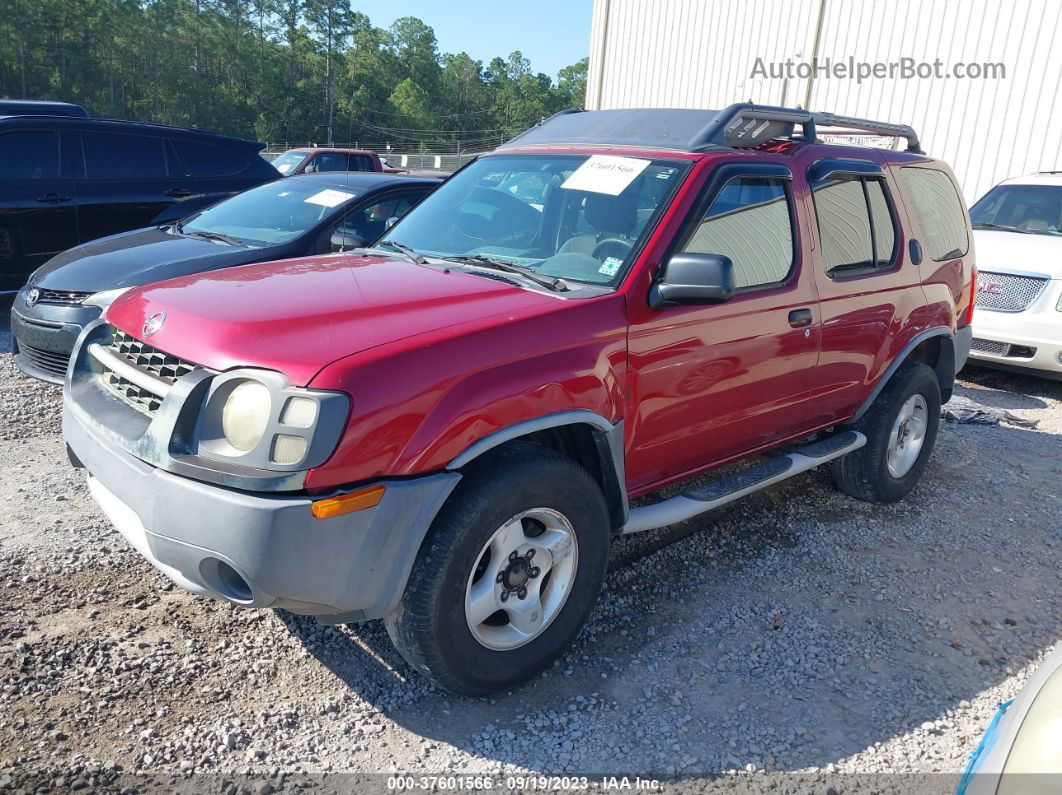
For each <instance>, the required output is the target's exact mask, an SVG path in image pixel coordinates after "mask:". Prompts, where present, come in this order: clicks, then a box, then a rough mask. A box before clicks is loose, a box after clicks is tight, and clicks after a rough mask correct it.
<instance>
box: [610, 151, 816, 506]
mask: <svg viewBox="0 0 1062 795" xmlns="http://www.w3.org/2000/svg"><path fill="white" fill-rule="evenodd" d="M802 185H803V179H802V177H801V176H800V175H799V174H797V175H794V174H793V173H792V172H791V170H790V169H789V168H788V166H786V165H783V164H781V163H770V164H762V163H760V164H741V163H728V164H725V165H723V166H721V167H719V168H717V169H715V171H714V172H712V173H710V174H709V175H707V176H706V177H705V178H704V183H703V185H702V187H701V196H700V199H699V200H698V202H697V203H696V204H695V205H694V209H693V210H692V212H691V214H690V217H689V218H688V219H687V220H686V222H685V225H684V226H683V228H682V231H681V232H680V233H679V237H678V244H677V246H676V247H675V248H673V249H672V250H673V251H675V252H677V251H686V252H698V253H711V254H721V255H725V256H727V257H729V258H730V259H731V261H732V262H733V264H734V273H735V281H736V284H737V286H738V288H739V289H738V292H737V294H736V295H735V296H734V297H733V298H731V299H730V300H729V301H726V302H724V303H718V304H710V305H699V306H671V307H664V308H662V309H650V308H649V307H648V305H647V304H645V303H644V300H645V299H644V297H642V300H641V301H639V300H638V297H637V296H633V295H632V296H631V299H632V300H631V306H630V309H629V314H630V317H631V326H630V338H629V365H630V379H631V393H632V395H631V399H630V400H629V402H628V405H629V406H630V409H629V413H628V416H627V435H628V438H627V460H626V466H627V483H628V488H629V489H630V490H631V491H633V492H642V491H646V490H648V489H650V488H651V487H653V486H655V485H660V484H662V483H664V482H667V481H670V480H675V479H678V478H681V477H684V476H687V475H692V474H695V473H696V472H697V471H700V470H703V469H705V468H707V467H708V466H711V465H713V464H718V463H721V462H723V461H725V460H727V459H731V458H735V457H740V456H742V455H745V454H747V453H750V452H752V451H754V450H756V449H760V448H764V447H768V446H771V445H772V444H774V443H777V442H778V441H780V440H781V439H783V438H785V437H789V436H793V435H794V434H796V433H797V432H799V431H801V430H803V429H805V428H806V425H807V415H808V407H807V398H808V394H809V391H810V389H811V386H812V381H813V376H814V373H815V368H816V364H817V359H818V347H819V314H818V299H817V294H816V292H815V285H814V280H813V278H812V274H811V273H810V272H809V270H810V269H809V268H808V267H807V264H808V262H809V261H810V249H809V248H808V245H807V242H806V241H807V240H808V235H807V230H806V229H803V228H802V224H801V222H800V221H799V220H798V219H799V215H798V213H797V212H796V208H795V204H794V189H796V192H797V193H798V194H799V193H800V192H801V186H802Z"/></svg>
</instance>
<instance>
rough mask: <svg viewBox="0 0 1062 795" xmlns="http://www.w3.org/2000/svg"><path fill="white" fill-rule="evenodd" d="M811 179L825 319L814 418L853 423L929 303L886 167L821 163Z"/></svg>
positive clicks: (813, 166)
mask: <svg viewBox="0 0 1062 795" xmlns="http://www.w3.org/2000/svg"><path fill="white" fill-rule="evenodd" d="M807 176H808V183H809V186H810V188H811V193H810V196H809V198H808V209H809V212H810V213H812V217H813V218H815V219H816V221H817V224H816V233H817V236H818V239H819V245H818V246H817V250H816V258H815V262H814V267H813V270H814V275H815V281H816V284H817V286H818V291H819V297H820V301H821V303H820V311H821V312H822V351H821V354H820V357H819V367H818V372H817V374H816V378H815V389H814V394H813V396H812V400H811V411H812V416H811V419H812V424H817V425H823V424H827V423H830V422H834V421H839V420H844V419H847V418H848V417H850V416H851V415H852V414H853V413H854V412H855V411H856V410H857V409H858V408H859V406H860V405H861V404H862V403H863V401H864V400H865V399H866V398H867V396H868V395H869V394H870V391H871V389H872V388H873V385H874V384H875V383H876V382H877V381H878V379H879V378H880V377H881V376H882V375H883V374H884V372H885V370H886V369H887V368H888V366H889V364H890V363H891V362H892V359H893V353H892V352H893V350H894V348H895V347H896V345H897V344H900V345H901V346H902V342H903V340H904V335H905V334H907V333H908V327H909V326H910V324H911V323H912V322H914V320H915V319H916V316H917V312H918V311H919V310H920V309H921V308H922V307H923V306H924V305H925V297H924V295H923V293H922V289H921V285H920V280H919V276H918V269H917V268H916V267H915V266H914V265H912V264H911V263H910V261H909V259H908V257H907V254H906V248H907V240H906V237H905V236H904V233H903V227H902V225H901V224H900V223H899V218H900V215H899V211H898V206H899V205H898V204H897V201H896V198H895V190H894V185H893V183H892V182H891V181H890V180H889V179H887V177H886V174H885V172H884V171H883V170H882V168H881V164H880V163H878V162H877V161H876V160H871V159H869V157H868V159H867V160H860V159H852V160H848V159H840V160H833V159H820V160H817V161H815V162H813V163H811V164H810V166H809V167H808V173H807Z"/></svg>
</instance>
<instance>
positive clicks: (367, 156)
mask: <svg viewBox="0 0 1062 795" xmlns="http://www.w3.org/2000/svg"><path fill="white" fill-rule="evenodd" d="M273 167H274V168H275V169H276V170H277V171H279V172H280V173H281V174H283V175H284V176H285V177H293V176H295V175H296V174H316V173H317V172H320V171H376V172H379V173H381V174H403V173H405V171H404V169H401V168H392V167H391V166H389V165H387V164H386V163H384V161H383V160H382V159H381V158H380V156H379V155H378V154H376V152H373V151H372V150H370V149H343V148H337V147H323V146H311V147H306V148H304V149H289V150H288V151H286V152H285V153H284V154H282V155H280V156H279V157H278V158H277V159H276V160H274V161H273Z"/></svg>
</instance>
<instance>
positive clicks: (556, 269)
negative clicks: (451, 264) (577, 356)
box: [380, 155, 688, 284]
mask: <svg viewBox="0 0 1062 795" xmlns="http://www.w3.org/2000/svg"><path fill="white" fill-rule="evenodd" d="M687 168H688V165H687V164H686V163H684V162H680V161H667V160H648V159H643V158H635V157H619V156H613V155H607V156H605V155H594V156H590V155H501V156H494V157H485V158H483V159H481V160H478V161H476V162H474V163H472V164H471V165H470V166H468V167H467V168H465V169H463V170H462V171H460V172H459V173H457V174H455V175H454V176H453V177H451V178H450V179H449V180H448V181H447V182H445V183H443V185H442V186H441V187H440V188H439V189H438V190H436V191H435V192H434V193H432V194H431V195H430V196H428V197H427V198H426V199H425V200H424V201H423V202H422V203H421V204H419V205H418V206H417V207H416V208H415V209H414V210H412V211H411V212H410V213H409V215H407V216H406V217H405V218H403V219H402V221H401V222H400V223H399V224H397V225H396V226H394V227H392V229H391V230H390V231H389V232H388V233H387V234H386V235H384V237H383V239H382V240H381V241H380V242H381V243H384V242H387V241H389V242H391V243H398V244H401V245H403V246H406V247H408V248H410V249H412V250H413V251H415V252H416V253H417V254H420V255H422V256H424V257H429V258H437V259H445V258H468V257H474V258H478V259H479V260H480V261H482V262H487V261H494V262H500V263H503V264H509V265H516V266H519V267H521V268H530V269H532V270H533V271H534V272H535V273H536V274H540V275H542V276H544V277H551V278H560V279H564V280H569V279H570V280H573V281H578V282H590V283H594V284H613V283H615V282H616V281H618V280H619V279H620V278H622V276H623V274H624V272H625V271H626V268H627V267H628V266H629V265H630V262H631V260H632V259H633V254H634V252H635V250H636V249H637V247H638V244H639V241H640V240H641V238H642V236H643V235H644V234H645V233H646V230H647V229H649V228H650V227H651V225H652V224H651V221H652V219H653V218H654V216H655V215H656V213H657V212H658V211H659V210H661V209H662V208H663V206H664V205H665V204H666V203H667V201H668V199H669V198H670V197H671V195H672V193H673V192H674V190H675V187H676V186H677V185H678V183H679V182H680V181H681V177H682V175H683V174H684V173H685V172H686V170H687Z"/></svg>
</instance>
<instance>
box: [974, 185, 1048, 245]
mask: <svg viewBox="0 0 1062 795" xmlns="http://www.w3.org/2000/svg"><path fill="white" fill-rule="evenodd" d="M970 220H971V221H972V222H973V228H974V229H1003V230H1005V231H1008V232H1025V233H1028V234H1033V235H1060V234H1062V185H997V186H996V187H994V188H992V190H990V191H989V192H988V193H986V194H985V195H984V196H983V197H982V198H981V200H980V201H978V202H977V204H975V205H974V206H973V207H971V208H970Z"/></svg>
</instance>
